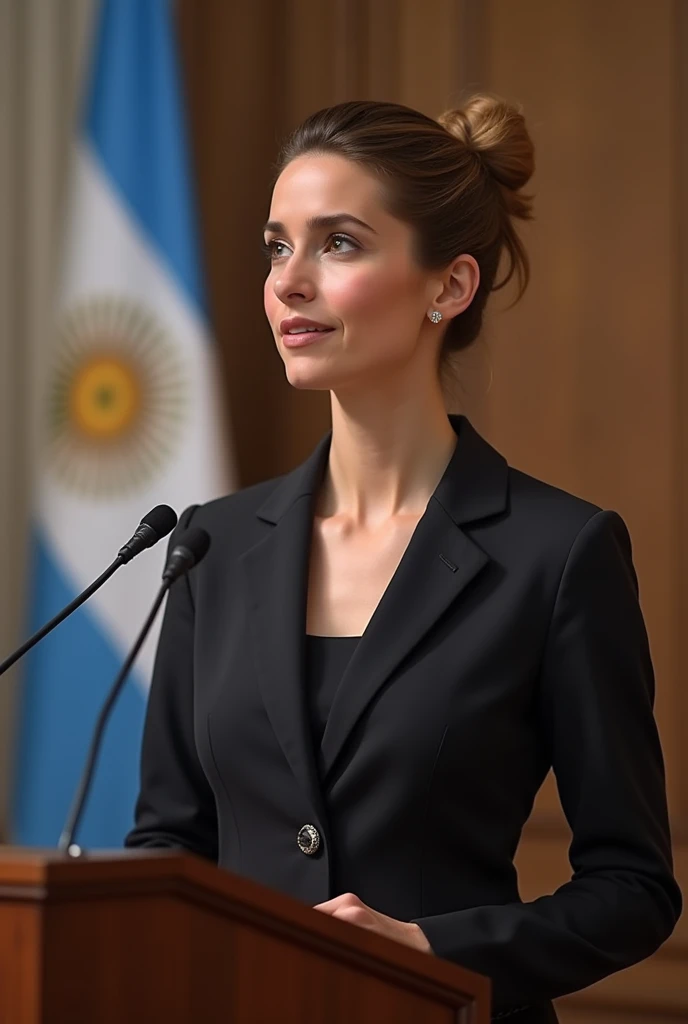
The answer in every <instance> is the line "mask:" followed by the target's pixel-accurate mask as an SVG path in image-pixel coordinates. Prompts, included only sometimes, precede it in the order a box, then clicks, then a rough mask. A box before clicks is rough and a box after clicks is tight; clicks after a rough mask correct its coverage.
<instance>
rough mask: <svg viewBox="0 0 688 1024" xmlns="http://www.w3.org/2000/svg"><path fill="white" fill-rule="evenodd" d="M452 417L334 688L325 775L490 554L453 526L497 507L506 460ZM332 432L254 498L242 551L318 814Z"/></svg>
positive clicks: (282, 738) (252, 608)
mask: <svg viewBox="0 0 688 1024" xmlns="http://www.w3.org/2000/svg"><path fill="white" fill-rule="evenodd" d="M449 419H450V421H451V423H452V426H453V427H454V430H455V431H456V433H457V434H458V443H457V446H456V449H455V451H454V454H453V456H452V458H451V460H450V463H449V465H448V466H447V468H446V470H445V473H444V475H443V477H442V479H441V481H440V483H439V484H438V485H437V488H436V489H435V492H434V494H433V495H432V497H431V499H430V501H429V503H428V506H427V508H426V510H425V513H424V514H423V516H422V517H421V519H420V521H419V523H418V525H417V527H416V529H415V531H414V533H413V536H412V538H411V541H410V543H409V545H408V547H407V549H406V551H405V552H404V555H403V557H402V559H401V562H400V563H399V566H398V567H397V570H396V572H395V574H394V576H393V578H392V580H391V581H390V584H389V586H388V588H387V590H386V591H385V593H384V595H383V597H382V599H381V601H380V603H379V604H378V606H377V608H376V610H375V613H374V614H373V616H372V618H371V620H370V622H369V623H368V627H367V629H366V630H365V633H364V634H363V637H362V638H361V641H360V643H359V644H358V646H357V648H356V651H355V653H354V655H353V657H352V659H351V661H350V662H349V665H348V666H347V669H346V672H345V673H344V676H343V678H342V680H341V682H340V685H339V687H338V689H337V692H336V695H335V698H334V701H333V704H332V708H331V712H330V715H329V718H328V722H327V726H326V729H325V733H324V736H323V742H322V750H321V757H322V765H323V771H324V772H325V775H326V774H327V773H328V772H329V771H330V770H331V768H332V767H333V765H334V762H335V760H336V758H337V756H338V755H339V753H340V752H341V750H342V748H343V746H344V744H345V743H346V740H347V738H348V737H349V735H350V734H351V731H352V729H353V728H354V726H355V725H356V723H357V721H358V720H359V718H360V717H361V715H362V714H363V713H364V712H365V710H366V708H367V706H368V705H369V704H370V701H371V700H372V699H373V698H374V696H375V694H376V693H377V692H378V691H379V689H380V688H381V687H382V686H383V685H384V684H385V683H386V682H387V680H389V679H390V677H391V676H392V675H393V673H394V672H395V671H396V670H397V669H398V668H399V667H400V666H401V664H402V662H403V661H404V659H405V658H406V657H408V655H410V654H411V652H412V651H413V649H414V648H415V647H416V646H417V645H418V643H419V642H420V641H421V640H422V639H423V637H424V636H425V635H426V634H427V633H428V632H429V630H430V629H431V628H432V627H433V626H434V625H435V623H436V622H437V621H438V620H439V619H440V617H441V616H442V614H443V613H444V612H445V611H446V610H447V609H448V608H449V607H450V606H451V605H453V604H454V602H455V601H456V600H457V598H458V597H459V595H460V594H461V593H462V591H463V590H464V589H465V588H466V587H467V586H468V584H469V583H470V582H471V580H473V579H474V577H475V576H476V575H477V574H478V573H479V572H480V571H481V569H482V568H483V567H484V566H485V565H486V564H487V562H488V557H487V555H485V553H484V552H483V551H482V550H481V548H480V547H479V546H478V545H477V544H476V543H475V542H474V541H473V540H472V539H471V538H470V537H469V536H468V534H467V533H466V532H465V531H464V530H463V529H461V527H462V526H464V525H466V524H467V523H469V522H474V521H476V520H480V519H483V518H485V517H486V516H491V515H495V514H499V513H501V512H503V511H504V510H505V508H506V502H507V465H506V462H505V460H504V459H503V457H502V456H501V455H499V453H498V452H496V451H495V450H494V449H493V448H491V447H490V445H488V444H487V442H485V441H484V440H483V439H482V438H481V437H480V436H479V435H478V434H477V433H476V432H475V431H474V430H473V428H472V427H471V425H470V423H469V422H468V420H467V419H466V418H465V417H463V416H456V415H453V414H450V416H449ZM331 438H332V432H331V431H330V432H329V433H328V434H326V435H325V436H324V437H323V438H322V440H321V441H320V442H319V444H318V445H317V447H316V448H315V450H314V451H313V453H312V454H311V455H310V456H309V458H308V459H307V460H306V462H304V463H303V464H302V465H301V466H299V467H298V468H297V469H296V470H294V471H293V472H292V473H289V474H287V475H286V476H285V477H284V478H283V480H282V481H281V482H280V484H278V486H277V487H276V488H275V490H274V491H273V492H272V493H271V495H270V497H269V498H268V499H267V501H266V502H265V503H264V504H263V505H262V506H261V508H260V509H259V510H258V513H257V515H258V516H259V518H261V519H263V520H264V521H265V522H267V523H270V524H271V529H270V532H269V533H268V534H267V536H266V537H265V538H264V539H263V540H261V541H259V542H258V544H256V545H255V546H254V547H252V548H250V549H249V550H248V551H246V552H245V553H244V555H243V556H242V558H241V559H240V563H241V566H242V570H243V572H244V576H245V586H246V593H247V598H248V602H249V618H250V630H251V643H252V645H253V649H254V653H255V660H256V664H257V666H258V677H259V685H260V690H261V694H262V698H263V701H264V704H265V707H266V710H267V713H268V716H269V718H270V722H271V724H272V727H273V729H274V731H275V734H276V736H277V739H278V741H279V743H280V745H281V747H282V750H283V751H284V754H285V757H286V758H287V761H288V762H289V764H290V766H291V768H292V771H293V772H294V775H295V776H296V778H297V779H298V780H299V782H300V783H301V785H302V786H303V788H304V791H305V792H306V794H307V796H308V797H309V799H310V800H311V802H312V804H313V806H314V808H315V809H316V810H317V811H318V813H319V814H320V816H321V820H324V818H325V815H324V803H323V797H322V790H321V782H322V780H321V779H320V778H319V776H318V770H317V765H316V758H315V751H314V750H313V743H312V739H311V734H310V724H309V718H308V711H307V707H306V694H305V690H304V686H303V680H304V671H305V634H306V608H307V597H308V592H307V591H308V567H309V559H310V547H311V540H312V530H313V516H314V511H315V500H316V496H317V492H318V489H319V486H320V483H321V481H322V478H323V475H324V472H325V469H326V465H327V458H328V454H329V448H330V443H331Z"/></svg>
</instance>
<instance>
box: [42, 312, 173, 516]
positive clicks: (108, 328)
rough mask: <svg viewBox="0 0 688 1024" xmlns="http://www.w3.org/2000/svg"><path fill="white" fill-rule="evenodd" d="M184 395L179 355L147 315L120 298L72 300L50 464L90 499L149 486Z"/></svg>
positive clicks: (61, 351)
mask: <svg viewBox="0 0 688 1024" xmlns="http://www.w3.org/2000/svg"><path fill="white" fill-rule="evenodd" d="M185 398H186V389H185V386H184V372H183V368H182V364H181V360H180V358H179V354H178V352H177V350H176V347H175V345H174V344H173V342H172V341H171V340H170V339H169V338H168V337H167V336H166V333H165V330H164V328H163V326H162V325H161V324H160V323H159V322H158V320H157V319H156V318H155V316H154V315H153V313H151V311H150V310H148V309H146V308H145V307H144V306H142V305H139V304H138V303H134V302H131V301H130V300H128V299H124V298H120V297H119V296H95V297H93V298H90V299H87V300H84V301H82V302H80V303H78V304H77V305H75V306H73V307H72V308H70V309H69V310H67V312H66V313H65V314H64V316H63V317H62V319H61V321H60V324H59V339H58V345H57V352H56V361H55V365H54V367H53V373H52V375H51V379H50V386H49V419H50V443H49V452H48V455H49V460H50V465H51V467H52V468H53V470H54V471H55V473H56V474H57V475H58V477H59V478H60V479H61V480H62V482H63V483H64V484H65V485H66V486H68V487H70V488H71V489H74V490H77V491H80V492H81V493H83V494H90V495H92V496H94V497H96V496H102V497H115V496H119V495H125V494H128V493H130V492H131V491H134V490H136V489H138V488H139V487H141V486H143V485H146V484H148V483H149V482H150V480H151V479H152V477H153V476H154V475H155V474H156V473H157V472H158V471H159V470H160V469H161V468H162V467H163V466H164V463H165V461H166V459H167V458H168V457H169V455H170V453H171V452H172V450H173V449H174V447H175V442H176V441H177V438H178V436H179V431H180V428H181V426H182V423H183V420H184V413H185V410H186V402H185Z"/></svg>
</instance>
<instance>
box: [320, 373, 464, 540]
mask: <svg viewBox="0 0 688 1024" xmlns="http://www.w3.org/2000/svg"><path fill="white" fill-rule="evenodd" d="M456 440H457V439H456V434H455V432H454V430H453V428H452V425H451V423H450V421H449V418H448V416H447V411H446V408H445V404H444V400H443V398H442V395H441V392H439V391H438V392H436V393H435V392H432V393H430V394H429V395H428V396H427V399H426V400H419V396H418V395H417V394H415V395H414V396H413V400H407V401H401V402H394V403H391V402H387V403H385V402H384V401H382V400H381V397H380V394H379V392H378V393H377V394H376V395H374V396H371V398H370V400H369V401H365V400H364V399H362V398H361V397H360V396H357V397H356V400H350V399H342V398H341V397H338V396H336V395H335V394H334V393H333V394H332V444H331V448H330V454H329V462H328V466H327V470H326V473H325V479H324V481H323V488H322V492H321V496H320V503H319V505H320V507H319V514H320V515H323V516H334V515H341V516H346V517H347V518H348V519H349V520H351V521H352V522H353V524H354V525H356V526H366V527H375V526H376V525H381V524H382V523H384V522H386V521H388V520H389V519H390V518H392V517H394V516H400V515H411V516H417V515H422V514H423V512H424V510H425V507H426V505H427V503H428V501H429V499H430V496H431V495H432V493H433V491H434V490H435V488H436V487H437V484H438V483H439V481H440V479H441V477H442V474H443V473H444V471H445V469H446V467H447V465H448V463H449V460H450V459H451V456H452V453H453V451H454V448H455V447H456Z"/></svg>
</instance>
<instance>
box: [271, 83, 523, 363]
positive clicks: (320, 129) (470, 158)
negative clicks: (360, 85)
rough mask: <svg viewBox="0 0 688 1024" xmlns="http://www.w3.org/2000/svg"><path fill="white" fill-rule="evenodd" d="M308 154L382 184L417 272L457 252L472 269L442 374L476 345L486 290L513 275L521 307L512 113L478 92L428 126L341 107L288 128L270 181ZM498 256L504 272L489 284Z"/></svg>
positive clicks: (384, 108) (519, 205)
mask: <svg viewBox="0 0 688 1024" xmlns="http://www.w3.org/2000/svg"><path fill="white" fill-rule="evenodd" d="M314 152H315V153H334V154H337V155H339V156H343V157H346V158H347V159H348V160H352V161H353V162H354V163H357V164H359V165H361V166H363V167H364V168H366V169H367V170H368V171H371V172H372V173H373V174H375V175H376V176H377V177H378V178H379V179H380V181H381V182H382V184H383V188H384V192H383V194H384V202H385V206H386V208H387V209H388V211H389V212H390V213H391V214H392V215H393V216H395V217H397V218H398V219H399V220H402V221H404V222H405V223H407V224H409V225H410V226H411V228H412V229H414V242H415V244H414V256H415V258H416V260H417V262H418V264H419V265H420V266H421V267H422V268H424V269H426V270H439V269H442V268H444V267H446V266H448V264H449V263H451V261H452V260H453V259H455V258H456V257H457V256H459V255H461V254H462V253H469V254H470V255H472V256H473V257H474V258H475V260H476V261H477V263H478V266H479V267H480V284H479V287H478V289H477V291H476V294H475V296H474V298H473V301H472V302H471V304H470V306H469V307H468V308H467V309H466V310H464V312H463V313H461V314H460V315H459V316H456V317H454V318H453V319H452V320H451V321H449V323H448V324H447V327H446V330H445V334H444V337H443V342H442V348H441V352H440V366H442V364H444V363H445V362H446V361H447V360H448V358H449V357H450V356H451V355H452V354H453V353H455V352H460V351H461V350H463V349H465V348H467V347H468V346H469V345H470V344H471V343H472V342H473V341H474V340H475V339H476V338H477V337H478V335H479V333H480V329H481V326H482V320H483V312H484V309H485V304H486V302H487V298H488V295H489V293H490V292H491V291H496V290H497V289H498V288H502V287H503V286H504V285H505V284H506V283H507V282H508V281H510V280H511V278H512V277H513V276H514V275H516V279H517V281H518V285H519V289H518V295H517V300H518V299H520V297H521V296H522V294H523V292H524V291H525V288H526V286H527V284H528V279H529V264H528V256H527V254H526V251H525V249H524V247H523V243H522V242H521V240H520V239H519V237H518V235H517V234H516V231H515V229H514V226H513V224H512V218H513V217H518V218H521V219H523V220H528V219H530V218H531V217H532V213H531V202H532V197H530V196H526V195H523V194H522V192H521V191H520V190H521V188H522V187H523V186H524V185H525V184H526V182H527V181H528V180H529V178H530V176H531V175H532V173H533V169H534V156H533V143H532V140H531V138H530V135H529V134H528V130H527V128H526V125H525V120H524V118H523V115H522V114H521V112H520V110H518V109H516V108H515V107H513V106H511V105H510V104H508V103H506V102H505V101H504V100H501V99H498V98H496V97H493V96H488V95H482V94H481V95H476V96H473V97H471V98H470V99H469V100H468V101H467V102H466V103H465V104H464V106H462V107H460V108H457V109H454V110H448V111H446V112H445V113H444V114H442V115H441V116H440V117H439V118H438V119H437V120H436V121H434V120H433V119H432V118H431V117H427V116H426V115H425V114H423V113H421V112H420V111H418V110H413V109H411V108H410V107H405V106H402V105H400V104H398V103H386V102H375V101H372V100H354V101H350V102H347V103H339V104H337V105H336V106H333V107H326V108H324V109H323V110H319V111H317V112H316V113H314V114H311V115H310V117H308V118H306V120H305V121H303V123H302V124H301V125H299V127H298V128H296V130H295V131H294V132H293V133H292V135H291V136H290V137H289V138H288V139H287V141H286V142H285V144H284V145H283V147H282V150H281V152H280V156H279V159H278V163H277V174H276V176H275V177H277V176H278V175H279V174H280V173H281V171H282V170H283V169H284V168H285V167H286V165H287V164H288V163H290V161H292V160H294V159H295V158H296V157H298V156H303V155H305V154H307V153H314ZM503 253H504V254H505V255H506V259H507V268H506V272H505V274H504V275H503V277H502V279H501V280H500V281H499V282H497V283H495V279H496V276H497V270H498V267H499V262H500V258H501V256H502V254H503Z"/></svg>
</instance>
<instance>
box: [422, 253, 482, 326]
mask: <svg viewBox="0 0 688 1024" xmlns="http://www.w3.org/2000/svg"><path fill="white" fill-rule="evenodd" d="M479 284H480V267H479V266H478V264H477V262H476V260H475V259H474V257H473V256H469V255H468V253H463V255H461V256H457V257H456V259H455V260H454V261H453V263H451V264H450V266H449V267H447V269H446V271H445V273H444V274H443V276H442V279H441V290H440V292H439V293H437V292H435V298H434V300H433V302H432V305H431V307H430V309H429V310H428V313H430V312H431V310H433V309H438V310H439V311H440V313H441V314H442V319H443V320H445V321H447V320H451V319H452V317H455V316H458V314H459V313H463V311H464V310H465V309H467V308H468V306H470V304H471V302H472V301H473V296H474V295H475V293H476V291H477V290H478V285H479Z"/></svg>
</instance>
